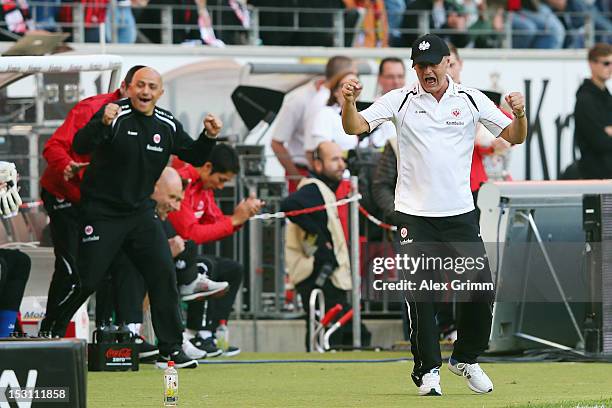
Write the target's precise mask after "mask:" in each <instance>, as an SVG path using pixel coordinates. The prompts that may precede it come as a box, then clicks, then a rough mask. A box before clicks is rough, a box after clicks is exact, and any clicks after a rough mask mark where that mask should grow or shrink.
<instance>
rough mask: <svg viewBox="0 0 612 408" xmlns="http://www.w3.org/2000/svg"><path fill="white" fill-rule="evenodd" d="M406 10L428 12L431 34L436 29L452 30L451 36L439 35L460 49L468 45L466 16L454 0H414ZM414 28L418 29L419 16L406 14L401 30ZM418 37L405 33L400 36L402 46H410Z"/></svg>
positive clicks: (414, 34) (461, 7)
mask: <svg viewBox="0 0 612 408" xmlns="http://www.w3.org/2000/svg"><path fill="white" fill-rule="evenodd" d="M408 9H409V10H410V11H412V12H415V11H429V12H430V21H429V25H430V27H432V30H431V31H432V32H435V31H436V30H438V29H453V30H456V31H455V32H454V33H452V34H441V35H442V36H443V37H444V39H445V40H447V41H452V42H455V43H457V44H460V46H461V47H465V46H467V45H468V44H469V40H470V38H469V35H468V33H467V16H466V11H465V8H464V7H463V5H462V4H459V3H457V2H456V1H455V0H415V1H413V2H412V3H411V4H410V5H409V6H408ZM415 27H419V15H418V14H406V16H405V18H404V23H403V28H407V29H413V30H414V28H415ZM418 36H419V34H418V33H406V34H404V35H403V36H402V41H403V43H404V44H412V42H413V41H414V40H416V38H417V37H418Z"/></svg>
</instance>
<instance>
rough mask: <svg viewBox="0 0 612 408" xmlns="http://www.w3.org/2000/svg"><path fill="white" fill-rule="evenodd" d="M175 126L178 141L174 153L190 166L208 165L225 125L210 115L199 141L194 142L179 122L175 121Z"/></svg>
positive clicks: (207, 116) (206, 118) (176, 140)
mask: <svg viewBox="0 0 612 408" xmlns="http://www.w3.org/2000/svg"><path fill="white" fill-rule="evenodd" d="M174 124H175V125H176V133H175V136H176V139H175V144H174V148H173V151H172V153H173V154H176V155H177V156H178V158H179V159H181V160H183V161H185V162H187V163H189V164H193V165H194V166H202V165H203V164H204V163H206V160H207V159H208V155H209V154H210V151H211V150H212V148H213V147H214V146H215V144H216V143H217V141H216V137H217V135H218V134H219V132H220V131H221V128H222V126H223V123H222V122H221V120H219V119H218V118H217V117H216V116H215V115H213V114H211V113H209V114H208V115H206V117H205V118H204V130H203V131H202V133H200V136H199V137H198V139H197V140H193V139H192V138H191V136H189V135H188V134H187V132H185V130H184V129H183V126H182V125H181V123H180V122H179V121H177V120H174Z"/></svg>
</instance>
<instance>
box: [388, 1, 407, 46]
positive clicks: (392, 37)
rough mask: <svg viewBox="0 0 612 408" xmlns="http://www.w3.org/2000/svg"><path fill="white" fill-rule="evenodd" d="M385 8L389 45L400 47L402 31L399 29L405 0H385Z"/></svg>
mask: <svg viewBox="0 0 612 408" xmlns="http://www.w3.org/2000/svg"><path fill="white" fill-rule="evenodd" d="M385 10H387V21H388V23H389V46H391V47H401V46H402V43H401V38H402V33H401V32H400V31H399V30H400V29H401V28H402V20H403V19H404V12H406V0H385Z"/></svg>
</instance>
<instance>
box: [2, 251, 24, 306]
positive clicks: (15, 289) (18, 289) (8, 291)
mask: <svg viewBox="0 0 612 408" xmlns="http://www.w3.org/2000/svg"><path fill="white" fill-rule="evenodd" d="M31 265H32V261H30V257H29V256H28V255H27V254H25V253H23V252H21V251H19V250H17V249H0V310H12V311H19V306H20V305H21V299H23V292H24V291H25V287H26V284H27V282H28V278H29V276H30V267H31Z"/></svg>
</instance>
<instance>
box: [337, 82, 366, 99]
mask: <svg viewBox="0 0 612 408" xmlns="http://www.w3.org/2000/svg"><path fill="white" fill-rule="evenodd" d="M362 89H363V86H362V85H361V82H359V81H358V80H356V79H349V80H348V82H347V83H345V84H344V85H342V96H343V97H344V100H345V101H346V102H349V103H355V101H356V100H357V98H359V94H361V90H362Z"/></svg>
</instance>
